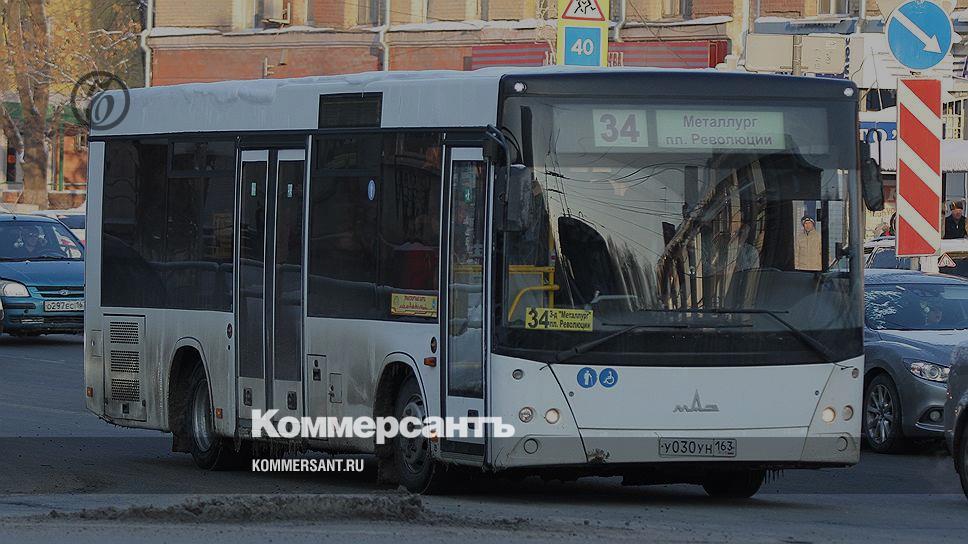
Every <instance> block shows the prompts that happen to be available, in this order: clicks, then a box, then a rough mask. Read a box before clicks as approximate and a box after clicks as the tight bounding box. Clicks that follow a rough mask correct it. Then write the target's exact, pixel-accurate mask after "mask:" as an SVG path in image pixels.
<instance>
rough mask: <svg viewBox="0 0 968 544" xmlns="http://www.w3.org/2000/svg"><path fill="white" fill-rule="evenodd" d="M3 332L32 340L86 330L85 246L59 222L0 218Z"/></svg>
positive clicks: (41, 218) (47, 219) (1, 327)
mask: <svg viewBox="0 0 968 544" xmlns="http://www.w3.org/2000/svg"><path fill="white" fill-rule="evenodd" d="M0 307H3V318H2V320H0V330H2V332H5V333H8V334H13V335H20V336H27V335H38V334H65V333H66V334H79V333H81V332H82V331H83V329H84V248H83V246H82V244H81V242H80V240H78V239H77V237H76V236H74V234H72V233H71V231H70V230H69V229H68V228H67V227H65V226H64V225H63V224H61V223H60V222H59V221H57V220H56V219H51V218H47V217H39V216H33V215H0Z"/></svg>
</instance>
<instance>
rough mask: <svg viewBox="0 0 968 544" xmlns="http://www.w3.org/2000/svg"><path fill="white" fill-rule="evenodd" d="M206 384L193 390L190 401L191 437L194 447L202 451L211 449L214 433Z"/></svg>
mask: <svg viewBox="0 0 968 544" xmlns="http://www.w3.org/2000/svg"><path fill="white" fill-rule="evenodd" d="M210 404H211V403H210V401H209V395H208V387H207V384H205V383H203V384H202V385H201V386H200V387H198V388H196V389H195V396H194V398H193V399H192V435H193V437H194V440H195V445H197V446H198V449H200V450H202V451H208V449H209V448H210V447H212V442H213V436H214V434H215V433H214V431H213V429H212V410H211V408H210V406H209V405H210Z"/></svg>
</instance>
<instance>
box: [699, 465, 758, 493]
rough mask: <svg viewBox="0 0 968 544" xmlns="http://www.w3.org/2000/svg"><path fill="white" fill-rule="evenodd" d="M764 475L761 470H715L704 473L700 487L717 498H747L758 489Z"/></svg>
mask: <svg viewBox="0 0 968 544" xmlns="http://www.w3.org/2000/svg"><path fill="white" fill-rule="evenodd" d="M765 476H766V471H763V470H724V471H715V472H710V473H709V474H707V475H706V478H705V479H704V480H703V483H702V488H703V489H705V490H706V494H707V495H709V496H710V497H714V498H718V499H748V498H750V497H752V496H753V495H756V493H757V491H759V490H760V486H762V485H763V478H764V477H765Z"/></svg>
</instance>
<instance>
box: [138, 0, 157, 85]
mask: <svg viewBox="0 0 968 544" xmlns="http://www.w3.org/2000/svg"><path fill="white" fill-rule="evenodd" d="M145 10H146V11H145V28H144V30H142V31H141V50H142V51H143V52H144V54H145V87H151V62H152V61H151V47H149V46H148V35H149V34H151V29H152V28H154V27H155V0H148V5H147V6H146V7H145Z"/></svg>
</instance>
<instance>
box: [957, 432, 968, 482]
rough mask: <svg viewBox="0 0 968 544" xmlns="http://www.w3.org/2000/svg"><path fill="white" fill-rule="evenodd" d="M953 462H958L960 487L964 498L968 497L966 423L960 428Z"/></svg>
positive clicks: (967, 436)
mask: <svg viewBox="0 0 968 544" xmlns="http://www.w3.org/2000/svg"><path fill="white" fill-rule="evenodd" d="M955 462H956V463H958V474H960V475H961V489H962V491H964V492H965V498H968V425H965V426H964V427H962V429H961V438H960V440H959V444H958V452H957V453H956V455H955Z"/></svg>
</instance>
